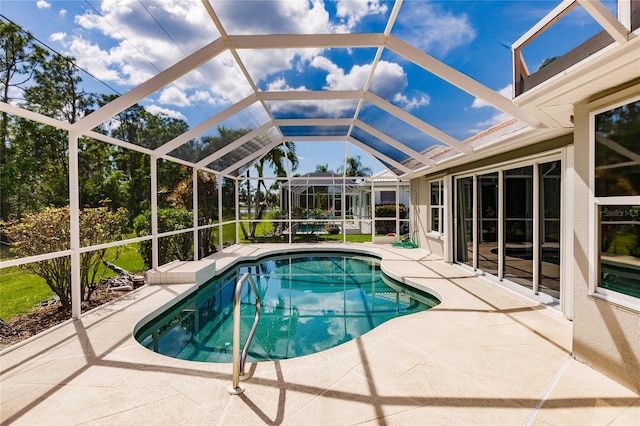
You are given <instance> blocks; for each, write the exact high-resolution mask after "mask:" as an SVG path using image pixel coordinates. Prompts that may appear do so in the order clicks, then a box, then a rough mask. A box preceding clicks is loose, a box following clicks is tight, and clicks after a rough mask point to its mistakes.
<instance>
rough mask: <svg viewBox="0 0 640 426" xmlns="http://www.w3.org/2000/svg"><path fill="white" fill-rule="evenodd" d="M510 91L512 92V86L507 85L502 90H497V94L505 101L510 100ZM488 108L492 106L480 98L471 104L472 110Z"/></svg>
mask: <svg viewBox="0 0 640 426" xmlns="http://www.w3.org/2000/svg"><path fill="white" fill-rule="evenodd" d="M512 90H513V85H511V84H509V85H507V86H505V87H503V88H502V89H500V90H498V93H499V94H501V95H502V96H504V97H505V98H507V99H511V95H512ZM490 106H492V105H491V104H490V103H488V102H485V101H483V100H482V99H480V98H475V99H474V100H473V103H472V104H471V107H472V108H483V107H490Z"/></svg>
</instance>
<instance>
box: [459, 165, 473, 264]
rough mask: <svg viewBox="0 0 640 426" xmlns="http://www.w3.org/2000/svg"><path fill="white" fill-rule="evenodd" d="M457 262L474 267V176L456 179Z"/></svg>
mask: <svg viewBox="0 0 640 426" xmlns="http://www.w3.org/2000/svg"><path fill="white" fill-rule="evenodd" d="M455 223H456V225H455V226H456V231H455V234H456V244H455V247H456V257H455V259H456V262H460V263H464V264H466V265H469V266H471V267H473V266H474V265H473V253H474V241H473V177H466V178H462V179H458V180H457V181H456V218H455Z"/></svg>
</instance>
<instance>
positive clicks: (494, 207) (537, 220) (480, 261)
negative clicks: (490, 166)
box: [454, 160, 562, 299]
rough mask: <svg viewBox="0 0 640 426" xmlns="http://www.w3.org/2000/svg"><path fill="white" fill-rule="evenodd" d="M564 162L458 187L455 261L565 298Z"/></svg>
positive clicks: (471, 179) (496, 173)
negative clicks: (562, 262) (562, 255)
mask: <svg viewBox="0 0 640 426" xmlns="http://www.w3.org/2000/svg"><path fill="white" fill-rule="evenodd" d="M561 176H562V173H561V163H560V160H554V161H546V162H540V163H535V162H531V163H529V164H523V165H522V166H520V167H513V166H512V167H504V168H501V169H498V170H492V171H490V172H488V173H483V174H477V175H474V176H465V177H461V178H458V179H456V181H455V252H454V253H455V261H456V262H458V263H462V264H465V265H468V266H469V267H471V268H473V269H474V270H478V271H481V272H484V273H486V274H490V275H493V276H495V277H496V278H497V279H500V280H504V281H506V282H509V283H515V284H517V285H515V286H513V288H520V287H523V288H526V289H527V290H528V291H531V292H533V293H535V294H539V293H542V294H544V295H548V296H551V297H553V298H554V299H559V298H560V235H561V230H560V205H561V187H562V180H561Z"/></svg>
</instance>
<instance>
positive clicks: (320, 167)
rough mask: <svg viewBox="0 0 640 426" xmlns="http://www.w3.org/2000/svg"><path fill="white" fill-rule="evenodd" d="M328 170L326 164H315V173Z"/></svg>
mask: <svg viewBox="0 0 640 426" xmlns="http://www.w3.org/2000/svg"><path fill="white" fill-rule="evenodd" d="M328 171H329V165H328V164H317V165H316V173H327V172H328Z"/></svg>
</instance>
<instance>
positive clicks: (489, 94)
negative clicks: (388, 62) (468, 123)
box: [387, 35, 546, 152]
mask: <svg viewBox="0 0 640 426" xmlns="http://www.w3.org/2000/svg"><path fill="white" fill-rule="evenodd" d="M387 47H388V48H389V49H391V50H393V51H394V52H396V53H397V54H398V55H400V56H402V57H404V58H406V59H408V60H410V61H411V62H413V63H414V64H416V65H418V66H420V67H422V68H424V69H425V70H427V71H428V72H430V73H431V74H433V75H436V76H438V77H440V78H441V79H443V80H444V81H447V82H449V83H451V84H452V85H454V86H456V87H458V88H459V89H461V90H464V91H465V92H467V93H469V94H470V95H472V96H475V97H476V98H479V99H482V100H483V101H485V102H487V103H489V104H491V105H493V106H494V107H495V108H497V109H499V110H500V111H503V112H505V113H507V114H509V115H511V116H512V117H515V118H517V119H518V120H520V121H523V122H525V123H527V124H528V125H530V126H531V127H535V128H543V127H546V126H545V125H544V124H543V123H541V122H540V121H539V120H538V119H537V118H535V117H534V116H532V115H531V114H529V113H527V112H525V111H523V110H522V109H520V107H518V106H517V105H516V104H514V103H513V102H512V101H511V100H510V99H507V98H506V97H504V96H502V95H501V94H499V93H498V92H495V91H493V90H491V89H489V88H488V87H487V86H485V85H484V84H482V83H479V82H478V81H476V80H474V79H472V78H471V77H469V76H467V75H465V74H463V73H461V72H460V71H458V70H457V69H455V68H452V67H450V66H449V65H447V64H445V63H444V62H441V61H439V60H437V59H435V58H434V57H433V56H430V55H428V54H426V53H424V52H423V51H422V50H420V49H418V48H417V47H414V46H412V45H410V44H409V43H407V42H405V41H403V40H401V39H399V38H397V37H395V36H393V35H391V36H389V40H388V41H387ZM443 142H444V141H443ZM445 143H446V142H445ZM463 152H464V151H463Z"/></svg>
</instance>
